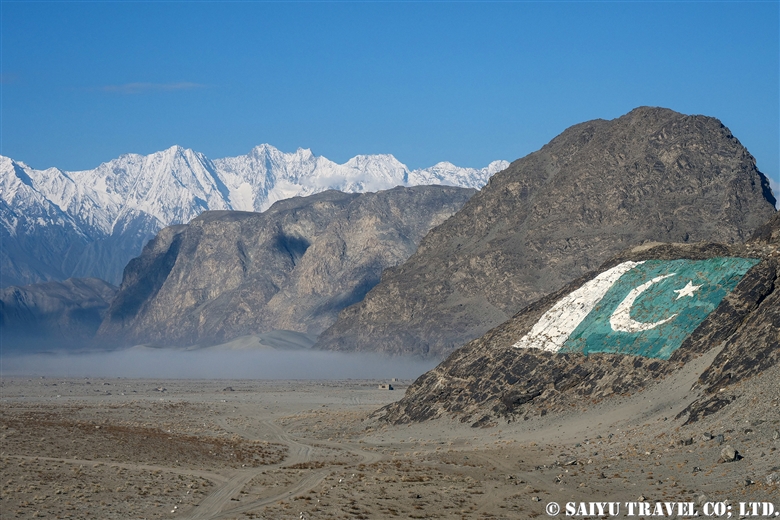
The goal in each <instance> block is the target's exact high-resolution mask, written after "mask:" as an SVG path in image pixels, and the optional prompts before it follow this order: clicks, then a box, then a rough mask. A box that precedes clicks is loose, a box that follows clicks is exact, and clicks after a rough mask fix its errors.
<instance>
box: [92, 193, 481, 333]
mask: <svg viewBox="0 0 780 520" xmlns="http://www.w3.org/2000/svg"><path fill="white" fill-rule="evenodd" d="M474 193H475V192H474V190H470V189H465V188H457V187H446V186H418V187H412V188H402V187H398V188H394V189H391V190H385V191H379V192H376V193H364V194H349V193H343V192H337V191H325V192H322V193H319V194H316V195H311V196H308V197H294V198H291V199H286V200H282V201H279V202H276V203H275V204H274V205H273V206H271V207H270V208H269V209H267V210H266V211H264V212H262V213H250V212H236V211H207V212H204V213H202V214H201V215H200V216H198V217H196V218H195V219H193V220H192V221H190V223H189V224H187V225H178V226H170V227H167V228H164V229H163V230H161V231H160V232H159V233H158V234H157V236H156V237H155V238H154V240H152V241H150V242H149V244H148V245H147V246H146V247H145V248H144V250H143V253H142V254H141V256H139V257H138V258H135V259H133V260H132V261H130V263H129V264H128V265H127V268H126V269H125V272H124V278H123V280H122V285H121V286H120V289H119V292H118V293H117V296H116V298H115V299H114V300H113V302H112V304H111V307H110V309H109V310H108V313H107V315H106V318H105V320H104V321H103V324H102V325H101V327H100V330H99V331H98V335H97V341H98V342H99V343H102V344H111V345H122V344H124V345H129V344H139V343H158V344H164V345H182V346H184V345H192V344H201V345H203V344H209V343H221V342H224V341H228V340H231V339H233V338H236V337H239V336H244V335H248V334H257V333H261V332H268V331H271V330H276V329H283V330H291V331H297V332H302V333H310V334H318V333H319V332H321V331H322V330H323V329H324V328H326V327H328V326H330V325H331V324H332V323H333V322H334V321H335V319H336V316H337V314H338V312H339V311H340V310H341V309H343V308H344V307H346V306H348V305H351V304H353V303H355V302H358V301H360V300H361V299H362V298H363V297H364V295H365V293H366V292H367V291H368V290H370V289H371V288H372V287H373V286H374V285H376V284H377V283H378V282H379V279H380V275H381V273H382V271H383V270H384V269H386V268H387V267H391V266H394V265H397V264H399V263H401V262H403V261H404V260H406V259H407V258H408V257H409V256H410V255H411V254H412V253H413V252H414V250H415V249H416V248H417V245H418V244H419V241H420V240H421V239H422V237H423V236H424V235H425V234H426V233H427V232H428V231H429V230H430V229H431V228H432V227H434V226H436V225H439V224H441V223H442V222H444V221H445V220H446V219H447V218H448V217H450V216H451V215H452V214H454V213H455V212H456V211H457V210H458V209H460V208H461V207H462V206H463V204H464V203H465V202H466V201H467V200H468V199H469V198H470V197H471V196H472V195H473V194H474Z"/></svg>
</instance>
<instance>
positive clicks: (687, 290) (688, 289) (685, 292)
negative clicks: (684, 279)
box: [674, 282, 701, 300]
mask: <svg viewBox="0 0 780 520" xmlns="http://www.w3.org/2000/svg"><path fill="white" fill-rule="evenodd" d="M699 287H701V285H693V282H688V285H686V286H685V287H683V288H682V289H675V291H674V292H676V293H677V298H675V300H679V299H680V298H682V297H683V296H693V293H694V291H696V289H698V288H699Z"/></svg>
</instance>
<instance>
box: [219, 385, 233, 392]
mask: <svg viewBox="0 0 780 520" xmlns="http://www.w3.org/2000/svg"><path fill="white" fill-rule="evenodd" d="M222 391H223V392H235V390H233V387H232V386H227V387H225V388H223V389H222Z"/></svg>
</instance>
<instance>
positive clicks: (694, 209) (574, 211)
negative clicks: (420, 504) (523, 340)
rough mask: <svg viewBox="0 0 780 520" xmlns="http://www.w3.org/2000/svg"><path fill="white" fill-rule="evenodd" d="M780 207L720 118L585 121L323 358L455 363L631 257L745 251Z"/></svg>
mask: <svg viewBox="0 0 780 520" xmlns="http://www.w3.org/2000/svg"><path fill="white" fill-rule="evenodd" d="M775 203H776V200H775V199H774V197H773V195H772V193H771V191H770V188H769V181H768V179H767V178H766V176H764V175H763V174H762V173H761V172H760V171H759V170H758V169H757V168H756V164H755V159H754V158H753V157H752V156H751V155H750V153H749V152H748V151H747V150H746V149H745V147H744V146H742V145H741V143H740V142H739V140H738V139H737V138H736V137H734V136H733V134H732V133H731V131H730V130H729V129H728V128H727V127H725V126H724V125H723V124H722V123H721V122H720V121H719V120H717V119H715V118H712V117H707V116H700V115H685V114H680V113H678V112H675V111H673V110H669V109H664V108H657V107H639V108H637V109H634V110H632V111H631V112H629V113H628V114H625V115H623V116H621V117H619V118H615V119H612V120H603V119H597V120H593V121H586V122H583V123H579V124H577V125H574V126H572V127H569V128H568V129H566V130H564V131H563V132H562V133H561V134H559V135H558V136H556V137H555V138H553V139H552V140H551V141H550V142H549V143H547V144H546V145H544V146H543V147H542V148H541V149H540V150H538V151H535V152H533V153H531V154H529V155H527V156H525V157H523V158H521V159H518V160H517V161H514V162H513V163H512V164H511V165H510V166H509V167H508V168H507V169H505V170H503V171H502V172H500V173H498V174H497V175H495V176H493V177H491V179H490V181H489V182H488V183H487V185H486V186H485V187H484V188H482V189H481V190H480V192H479V193H477V195H475V196H474V197H473V198H471V199H470V200H469V202H467V203H466V204H465V205H464V206H463V208H462V209H461V210H460V211H459V212H458V213H457V214H456V215H454V216H453V217H452V218H450V219H449V220H448V221H447V222H445V223H444V224H442V225H441V226H439V227H437V228H435V229H433V230H432V231H431V232H430V233H429V234H428V235H427V236H426V237H425V238H424V239H423V240H422V242H421V243H420V246H419V248H418V249H417V251H416V252H415V254H414V255H412V256H411V257H410V259H409V260H407V261H406V262H405V263H404V264H401V265H399V266H398V267H394V268H391V269H388V270H387V271H385V273H384V274H383V276H382V281H381V282H380V283H379V284H378V285H377V286H375V287H374V288H373V289H372V290H371V291H370V292H369V293H368V294H367V295H366V298H365V299H364V300H363V301H361V302H360V303H358V304H356V305H354V306H351V307H348V308H346V309H344V310H343V311H342V312H341V314H340V316H339V319H338V321H337V322H336V323H335V324H334V325H333V326H332V327H331V328H329V329H327V330H326V331H324V332H323V334H322V335H321V336H320V339H319V341H318V343H317V344H316V345H315V348H320V349H325V350H342V351H372V350H376V349H380V350H382V351H384V352H386V353H393V354H416V355H421V356H425V357H444V356H446V355H447V354H448V353H449V352H451V351H452V350H453V349H455V348H457V347H459V346H460V345H462V344H464V343H466V342H468V341H470V340H472V339H474V338H477V337H480V336H481V335H482V334H484V333H486V332H487V331H488V330H490V329H492V328H493V327H495V326H497V325H498V324H500V323H502V322H504V321H506V320H507V319H508V318H509V317H511V316H512V315H514V314H515V313H516V312H517V311H518V310H520V309H521V308H522V307H524V306H525V305H527V304H528V303H530V302H532V301H534V300H536V299H538V298H540V297H542V296H544V295H545V294H549V293H550V292H552V291H554V290H557V289H558V288H560V287H561V286H563V285H565V284H566V283H568V282H569V281H571V280H573V279H576V278H578V277H579V276H581V275H582V274H584V273H586V272H588V271H591V270H593V269H595V268H596V267H598V266H599V265H600V264H601V263H602V262H604V261H606V260H607V259H608V258H609V257H610V256H612V255H614V254H617V253H618V252H619V251H621V250H623V249H625V248H627V247H630V246H635V245H639V244H641V243H643V242H647V241H659V242H699V241H711V242H722V243H727V244H734V243H739V242H742V241H744V240H746V239H747V238H749V236H750V233H752V232H753V230H754V229H756V228H757V227H758V226H759V225H761V224H764V223H765V222H766V220H767V219H768V218H769V217H770V216H771V215H772V214H774V213H775V208H774V206H775Z"/></svg>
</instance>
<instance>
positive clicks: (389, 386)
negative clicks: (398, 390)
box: [379, 383, 394, 390]
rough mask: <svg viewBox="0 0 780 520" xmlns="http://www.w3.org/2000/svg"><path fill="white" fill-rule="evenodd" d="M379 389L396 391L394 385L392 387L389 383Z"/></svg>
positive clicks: (383, 384)
mask: <svg viewBox="0 0 780 520" xmlns="http://www.w3.org/2000/svg"><path fill="white" fill-rule="evenodd" d="M379 389H380V390H394V388H393V385H391V384H389V383H382V384H381V385H379Z"/></svg>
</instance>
